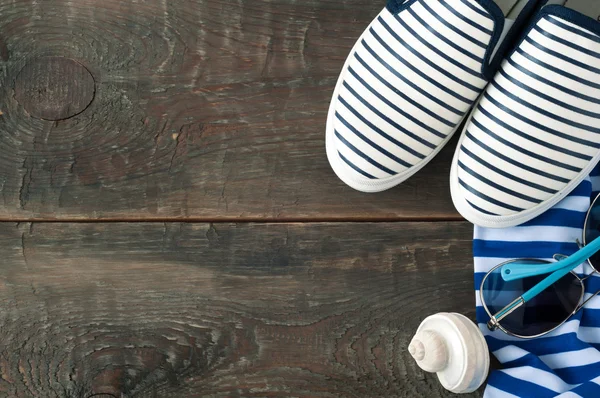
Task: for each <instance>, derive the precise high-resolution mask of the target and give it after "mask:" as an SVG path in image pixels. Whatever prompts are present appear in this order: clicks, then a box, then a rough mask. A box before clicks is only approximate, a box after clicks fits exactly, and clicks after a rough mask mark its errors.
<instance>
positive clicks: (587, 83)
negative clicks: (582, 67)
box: [517, 48, 600, 90]
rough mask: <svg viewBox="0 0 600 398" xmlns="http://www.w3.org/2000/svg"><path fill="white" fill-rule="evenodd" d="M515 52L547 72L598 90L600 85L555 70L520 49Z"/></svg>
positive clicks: (560, 70)
mask: <svg viewBox="0 0 600 398" xmlns="http://www.w3.org/2000/svg"><path fill="white" fill-rule="evenodd" d="M517 52H518V53H519V54H521V55H522V56H523V57H525V58H527V59H528V60H530V61H531V62H533V63H536V64H538V65H540V66H543V67H544V68H546V69H548V70H550V71H552V72H554V73H557V74H559V75H561V76H564V77H566V78H568V79H571V80H573V81H576V82H578V83H581V84H584V85H586V86H589V87H592V88H595V89H599V90H600V84H596V83H594V82H591V81H589V80H586V79H582V78H580V77H578V76H575V75H574V74H572V73H568V72H565V71H564V70H562V69H558V68H555V67H554V66H552V65H550V64H548V63H546V62H544V61H541V60H539V59H537V58H536V57H534V56H532V55H530V54H528V53H526V52H525V51H523V49H521V48H518V49H517Z"/></svg>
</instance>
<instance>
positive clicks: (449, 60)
mask: <svg viewBox="0 0 600 398" xmlns="http://www.w3.org/2000/svg"><path fill="white" fill-rule="evenodd" d="M379 19H380V22H381V25H382V26H383V27H384V28H385V29H386V30H387V31H388V32H389V34H390V35H392V36H394V38H395V39H396V40H398V42H400V43H402V45H403V46H404V47H405V48H406V49H407V50H408V51H410V52H411V53H413V54H414V55H415V56H417V57H418V58H420V59H421V60H422V61H423V62H425V63H426V64H427V65H429V66H431V67H432V68H433V69H436V70H438V72H440V73H441V74H443V75H448V74H449V72H445V71H443V70H439V69H440V68H439V66H438V65H436V64H435V63H434V62H431V60H429V59H428V58H427V57H425V56H423V54H421V53H420V52H419V51H417V50H415V49H414V48H413V47H412V46H411V45H410V44H408V43H407V42H406V41H404V40H403V39H402V38H401V37H400V36H398V35H397V34H396V32H394V31H393V30H392V28H391V27H390V26H389V25H388V24H387V23H385V21H384V20H383V19H382V18H381V17H379ZM398 21H399V22H400V24H402V26H404V28H405V29H406V30H408V31H409V32H410V33H411V34H412V35H413V36H415V37H416V38H417V39H418V40H419V41H421V43H422V44H424V45H425V46H426V47H429V48H430V49H431V50H432V51H434V52H435V53H436V54H438V55H439V56H440V57H442V58H444V59H446V61H448V62H450V63H452V64H454V65H456V66H457V67H458V68H460V69H462V70H464V71H465V72H468V73H470V74H472V75H473V76H477V77H480V76H481V75H480V74H478V73H477V72H475V71H473V70H472V69H469V68H467V67H466V66H464V65H463V64H461V63H459V62H457V61H455V60H454V59H452V58H450V57H449V56H448V55H446V54H444V53H442V52H441V51H440V50H439V49H437V48H435V47H434V46H432V45H431V44H430V43H429V42H427V41H423V39H422V38H421V36H419V35H418V34H417V33H416V32H414V31H413V30H412V29H411V28H410V27H409V26H408V25H406V23H405V22H404V21H403V20H401V19H398ZM370 30H371V34H372V35H373V36H374V37H375V38H376V39H377V40H378V41H379V42H380V43H381V44H382V45H383V39H381V37H379V35H378V34H377V32H375V30H374V29H373V28H370ZM386 49H388V47H387V45H386ZM388 51H389V52H390V53H392V52H393V53H395V51H393V50H392V49H391V48H390V49H388ZM396 54H397V53H396ZM407 62H408V61H407ZM410 65H411V69H413V71H414V72H416V73H417V74H419V75H420V76H421V77H423V78H424V79H426V80H427V81H429V82H430V83H431V84H433V85H435V86H436V87H438V88H440V89H442V90H444V91H445V92H447V93H448V94H450V95H452V96H453V97H455V98H457V99H459V100H461V101H463V102H464V103H467V104H469V103H472V102H473V100H472V99H469V98H466V97H463V96H462V95H460V94H458V93H456V92H455V91H453V90H451V89H449V88H448V87H446V86H444V85H442V84H441V83H440V82H438V81H437V79H434V78H432V77H431V76H429V75H428V74H426V73H425V72H423V71H422V70H420V69H419V68H417V67H416V66H414V65H412V64H410ZM475 92H476V93H477V92H478V91H475Z"/></svg>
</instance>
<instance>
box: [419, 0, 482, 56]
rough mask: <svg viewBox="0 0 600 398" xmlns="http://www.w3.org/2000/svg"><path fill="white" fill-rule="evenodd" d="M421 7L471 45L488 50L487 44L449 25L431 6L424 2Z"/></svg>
mask: <svg viewBox="0 0 600 398" xmlns="http://www.w3.org/2000/svg"><path fill="white" fill-rule="evenodd" d="M421 5H422V6H423V7H424V8H425V9H426V10H427V11H428V12H429V13H430V14H431V15H432V16H434V17H435V18H437V19H438V20H439V21H440V22H441V23H443V24H444V25H445V26H446V27H447V28H448V29H450V30H451V31H453V32H454V33H456V34H458V35H460V36H462V37H464V38H465V39H467V40H469V41H470V42H471V43H473V44H475V45H477V46H479V47H481V48H483V49H486V48H487V46H488V45H487V44H485V43H483V42H481V41H479V40H477V39H476V38H474V37H472V36H471V35H469V34H467V33H465V32H463V31H462V30H460V29H458V28H457V27H456V26H454V25H452V24H451V23H449V22H448V21H446V20H445V19H444V18H442V17H441V16H440V15H439V14H438V13H437V12H435V11H434V10H433V9H432V8H431V7H429V5H428V4H427V3H426V2H425V1H422V2H421Z"/></svg>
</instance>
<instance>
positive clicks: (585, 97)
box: [508, 58, 600, 104]
mask: <svg viewBox="0 0 600 398" xmlns="http://www.w3.org/2000/svg"><path fill="white" fill-rule="evenodd" d="M508 63H509V64H511V65H512V66H513V67H514V68H516V69H517V70H519V71H520V72H522V73H524V74H526V75H528V76H530V77H532V78H534V79H536V80H537V81H540V82H542V83H544V84H547V85H548V86H550V87H554V88H555V89H557V90H560V91H562V92H563V93H566V94H569V95H572V96H574V97H577V98H581V99H583V100H585V101H589V102H592V103H595V104H600V98H594V97H590V96H589V95H585V94H582V93H580V92H578V91H575V90H571V89H570V88H568V87H564V86H561V85H560V84H557V83H555V82H553V81H551V80H548V79H546V78H544V77H542V76H540V75H537V74H535V73H533V72H531V71H530V70H528V69H526V68H524V67H523V66H521V65H519V64H517V63H516V62H515V61H514V60H513V59H512V58H509V59H508Z"/></svg>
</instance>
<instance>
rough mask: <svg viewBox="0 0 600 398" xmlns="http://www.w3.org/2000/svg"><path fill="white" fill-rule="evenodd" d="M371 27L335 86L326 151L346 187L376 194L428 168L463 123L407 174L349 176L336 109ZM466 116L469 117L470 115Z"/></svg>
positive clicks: (345, 64)
mask: <svg viewBox="0 0 600 398" xmlns="http://www.w3.org/2000/svg"><path fill="white" fill-rule="evenodd" d="M375 21H377V18H375V19H373V22H371V24H373V23H375ZM370 27H371V25H369V27H367V29H365V31H364V32H363V34H362V35H361V36H360V37H359V38H358V40H357V41H356V44H355V45H354V47H353V48H352V51H351V52H350V55H349V56H348V58H347V59H346V62H345V63H344V67H343V69H342V72H341V73H340V77H339V78H338V81H337V84H336V86H335V90H334V92H333V96H332V97H331V104H330V105H329V112H328V114H327V127H326V133H325V134H326V139H325V147H326V151H327V159H328V160H329V164H330V165H331V168H332V169H333V171H334V172H335V174H336V175H337V176H338V177H339V179H340V180H342V181H343V182H344V183H346V185H348V186H350V187H351V188H354V189H355V190H357V191H360V192H366V193H375V192H383V191H387V190H388V189H391V188H393V187H395V186H397V185H400V184H401V183H403V182H404V181H406V180H408V179H409V178H410V177H412V176H414V175H415V174H416V173H418V172H419V171H420V170H421V169H422V168H423V167H425V166H427V164H428V163H429V162H431V161H432V160H433V158H434V157H435V156H436V155H437V154H438V153H439V152H440V151H441V150H442V149H443V148H444V147H445V146H446V144H448V142H449V141H450V140H451V139H452V137H453V136H454V134H455V133H456V131H457V130H458V128H459V127H460V125H461V123H462V121H461V122H459V123H458V124H457V126H456V128H455V129H454V130H453V131H452V132H451V133H450V134H448V137H447V138H445V139H444V141H443V142H442V143H440V145H439V146H438V147H437V148H436V149H435V150H434V151H433V152H432V153H431V154H430V155H429V156H427V157H426V158H425V159H423V160H421V161H420V162H419V163H417V164H416V165H414V166H413V167H411V168H409V169H408V170H406V171H405V172H403V173H401V174H397V175H395V176H392V177H388V178H382V179H377V180H369V179H368V178H356V177H355V176H353V175H348V173H347V172H346V171H347V169H348V168H349V166H348V165H346V163H344V161H343V160H342V159H341V158H340V156H339V154H338V151H337V149H336V148H335V132H334V127H333V126H334V118H335V109H336V106H337V98H338V95H339V90H340V89H341V87H342V85H343V82H344V77H345V72H346V71H347V70H348V64H349V63H350V61H351V60H352V58H353V57H354V53H355V48H356V46H358V45H359V44H360V42H361V40H362V38H363V36H365V34H366V32H368V31H369V28H370ZM466 115H468V113H467V114H466ZM465 117H466V116H465Z"/></svg>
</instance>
